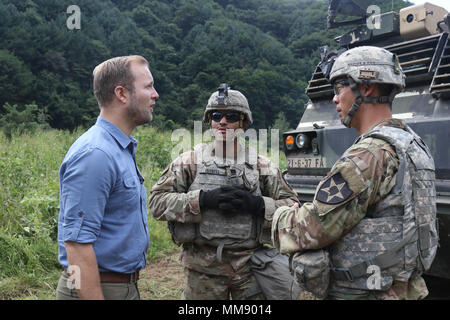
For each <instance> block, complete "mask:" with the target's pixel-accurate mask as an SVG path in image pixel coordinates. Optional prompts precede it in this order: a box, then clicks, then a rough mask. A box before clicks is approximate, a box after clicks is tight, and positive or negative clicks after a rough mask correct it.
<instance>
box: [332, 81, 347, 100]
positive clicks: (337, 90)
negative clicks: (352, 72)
mask: <svg viewBox="0 0 450 320" xmlns="http://www.w3.org/2000/svg"><path fill="white" fill-rule="evenodd" d="M349 85H350V82H349V81H348V79H345V80H341V81H336V82H334V83H333V90H334V94H335V95H337V96H338V95H339V94H340V93H341V88H343V87H345V86H349Z"/></svg>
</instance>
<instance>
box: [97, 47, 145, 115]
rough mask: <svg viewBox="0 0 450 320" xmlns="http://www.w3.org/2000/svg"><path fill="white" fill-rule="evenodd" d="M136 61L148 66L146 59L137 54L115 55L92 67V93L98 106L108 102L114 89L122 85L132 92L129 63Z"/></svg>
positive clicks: (132, 77) (131, 74)
mask: <svg viewBox="0 0 450 320" xmlns="http://www.w3.org/2000/svg"><path fill="white" fill-rule="evenodd" d="M132 62H136V63H140V64H145V65H147V66H148V61H147V60H146V59H145V58H144V57H142V56H138V55H133V56H124V57H115V58H111V59H109V60H106V61H103V62H102V63H100V64H99V65H98V66H96V67H95V68H94V71H93V72H92V73H93V75H94V81H93V86H94V95H95V97H96V98H97V101H98V104H99V106H100V107H104V106H106V105H107V104H109V103H110V102H111V101H112V99H113V96H114V89H115V88H116V87H117V86H123V87H125V88H127V89H128V90H130V91H131V92H133V89H134V85H133V82H134V76H133V73H132V72H131V63H132Z"/></svg>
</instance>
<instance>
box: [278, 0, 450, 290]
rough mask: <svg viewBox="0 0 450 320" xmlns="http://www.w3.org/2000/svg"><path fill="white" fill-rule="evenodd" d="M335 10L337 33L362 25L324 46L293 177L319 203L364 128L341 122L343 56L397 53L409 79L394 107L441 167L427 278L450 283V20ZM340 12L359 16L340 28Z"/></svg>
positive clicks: (340, 4)
mask: <svg viewBox="0 0 450 320" xmlns="http://www.w3.org/2000/svg"><path fill="white" fill-rule="evenodd" d="M329 4H330V6H329V12H328V14H329V15H328V27H329V28H332V27H336V26H342V25H348V24H351V23H358V24H359V25H357V27H356V29H354V30H352V31H349V32H347V33H345V34H343V35H342V36H340V37H337V38H336V39H335V40H336V41H337V42H338V44H339V49H337V50H334V51H329V50H328V48H326V47H323V48H321V55H322V61H321V62H320V63H319V65H318V66H317V68H316V69H315V71H314V73H313V75H312V78H311V80H310V81H309V85H308V87H307V88H306V94H307V95H308V97H309V101H308V102H307V104H306V105H305V111H304V114H303V116H302V118H301V120H300V123H299V124H298V126H297V128H296V130H293V131H289V132H285V133H283V139H284V151H285V154H286V158H287V170H286V171H285V172H284V174H285V179H286V181H287V182H288V183H289V184H290V185H291V186H292V187H293V188H294V190H295V191H296V192H297V193H298V195H299V199H300V201H302V202H303V201H312V199H313V197H314V193H315V189H316V187H317V184H318V183H319V181H320V180H321V179H322V178H323V177H324V176H325V175H326V174H327V172H328V171H329V170H330V169H331V167H332V166H333V164H334V163H335V162H336V160H338V159H339V157H340V156H341V154H342V153H343V152H344V151H345V150H346V149H347V148H348V147H350V146H351V145H352V144H353V142H354V141H355V139H356V138H357V134H356V130H354V129H348V128H346V127H344V126H343V125H342V124H341V120H340V118H339V116H338V114H337V112H336V106H335V104H334V103H333V102H332V99H333V95H334V93H333V88H332V86H331V85H330V83H329V81H328V80H327V75H329V72H330V71H331V70H330V69H331V63H332V62H333V61H334V59H335V58H336V54H339V53H340V52H343V51H345V50H347V49H350V48H353V47H356V46H361V45H372V46H378V47H383V48H385V49H387V50H389V51H391V52H393V53H395V54H397V55H398V57H399V60H400V63H401V66H402V68H403V70H404V72H405V74H406V88H405V90H404V91H403V92H402V93H400V94H398V95H397V96H396V97H395V100H394V101H393V104H392V113H393V117H394V118H401V119H404V120H405V121H406V123H408V125H409V126H411V127H412V128H413V130H414V131H415V132H416V133H417V134H419V135H420V136H421V137H422V139H423V140H424V141H425V142H426V143H427V145H428V146H429V148H430V149H431V151H432V153H433V157H434V161H435V167H436V192H437V212H438V221H439V231H440V233H439V235H440V247H439V248H438V252H437V255H436V258H435V260H434V262H433V265H432V267H431V269H430V270H429V271H428V272H427V274H428V275H432V276H434V277H439V278H440V279H442V278H445V279H450V148H449V144H450V143H449V140H450V39H449V29H450V14H448V12H447V11H446V10H445V9H443V8H441V7H438V6H435V5H432V4H429V3H425V4H422V5H414V6H410V7H407V8H403V9H401V10H400V12H399V13H396V12H388V13H384V14H381V15H379V16H368V14H366V12H365V10H362V9H361V8H360V7H358V5H356V4H355V3H354V2H353V1H351V0H343V1H334V0H330V1H329ZM339 13H341V14H343V15H345V16H350V15H357V16H359V18H358V19H357V20H351V21H343V22H337V21H336V19H335V18H336V15H337V14H339ZM377 22H378V23H379V24H378V25H377ZM448 290H449V291H450V288H449V289H448ZM430 291H432V290H430Z"/></svg>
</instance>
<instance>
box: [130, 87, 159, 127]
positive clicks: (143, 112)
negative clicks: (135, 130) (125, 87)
mask: <svg viewBox="0 0 450 320" xmlns="http://www.w3.org/2000/svg"><path fill="white" fill-rule="evenodd" d="M148 108H150V107H148ZM127 116H128V118H129V119H130V120H132V121H133V122H134V123H135V124H136V126H139V125H142V124H145V123H150V122H152V120H153V113H152V112H151V111H150V110H149V109H147V107H145V106H143V104H140V103H139V102H138V100H137V98H136V96H135V95H134V94H132V95H131V98H130V105H129V106H128V108H127Z"/></svg>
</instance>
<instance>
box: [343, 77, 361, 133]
mask: <svg viewBox="0 0 450 320" xmlns="http://www.w3.org/2000/svg"><path fill="white" fill-rule="evenodd" d="M348 82H349V83H350V89H352V91H353V95H354V96H355V102H354V103H353V105H352V107H351V108H350V111H349V112H348V113H347V116H346V117H345V118H344V119H341V122H342V124H343V125H344V126H346V127H347V128H351V126H350V123H351V122H352V118H353V116H354V115H355V113H356V111H357V110H358V108H359V107H360V106H361V104H362V103H363V97H362V96H361V92H359V90H358V84H357V83H356V82H355V81H354V80H353V79H352V78H350V77H349V78H348Z"/></svg>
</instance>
